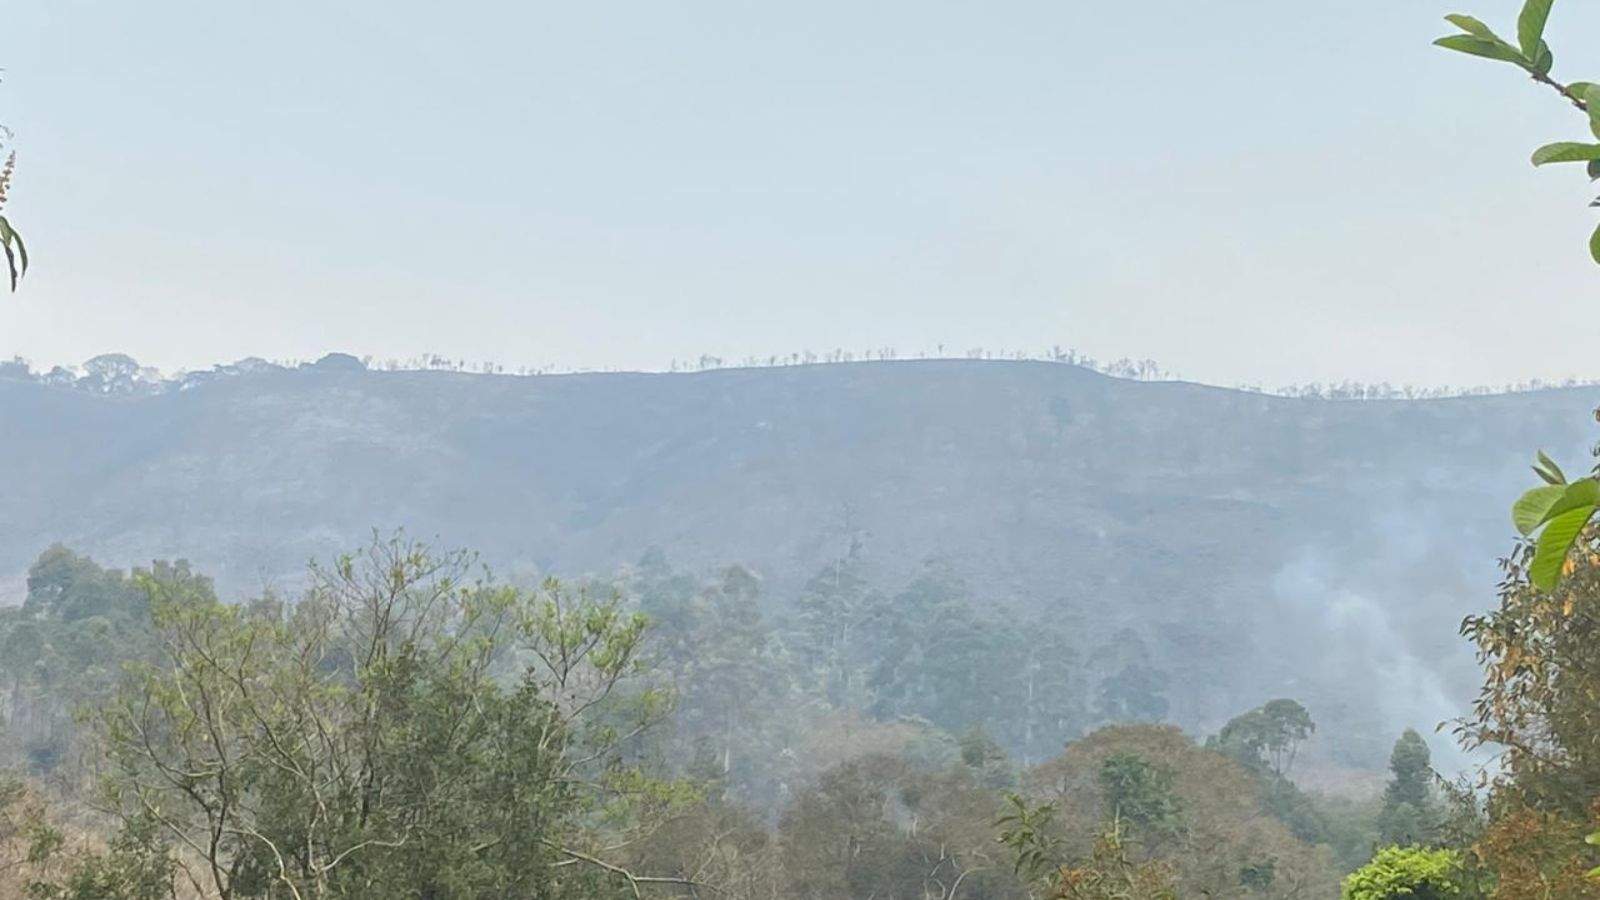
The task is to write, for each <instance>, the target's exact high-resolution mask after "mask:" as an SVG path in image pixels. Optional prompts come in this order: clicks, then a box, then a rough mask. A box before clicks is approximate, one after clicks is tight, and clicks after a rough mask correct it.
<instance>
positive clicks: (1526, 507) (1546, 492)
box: [1511, 484, 1567, 535]
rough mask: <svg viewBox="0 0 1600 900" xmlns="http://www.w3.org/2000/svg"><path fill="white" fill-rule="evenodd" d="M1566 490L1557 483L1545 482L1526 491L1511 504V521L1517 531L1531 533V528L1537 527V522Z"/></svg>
mask: <svg viewBox="0 0 1600 900" xmlns="http://www.w3.org/2000/svg"><path fill="white" fill-rule="evenodd" d="M1566 490H1567V489H1566V488H1564V487H1562V486H1561V485H1559V484H1547V485H1545V486H1544V487H1536V488H1534V489H1532V490H1530V491H1528V492H1527V493H1526V494H1523V495H1522V496H1521V497H1520V498H1519V499H1518V500H1517V502H1516V503H1514V504H1512V506H1511V523H1512V524H1513V525H1515V526H1517V531H1518V532H1519V533H1521V534H1524V535H1528V534H1532V533H1533V530H1534V529H1535V528H1538V527H1539V523H1540V522H1543V521H1544V517H1545V513H1548V512H1549V511H1550V507H1552V506H1555V505H1556V501H1557V500H1560V499H1561V495H1562V494H1564V493H1566Z"/></svg>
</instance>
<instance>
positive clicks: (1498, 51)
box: [1433, 34, 1528, 68]
mask: <svg viewBox="0 0 1600 900" xmlns="http://www.w3.org/2000/svg"><path fill="white" fill-rule="evenodd" d="M1433 43H1434V45H1435V46H1438V47H1443V48H1445V49H1446V50H1455V51H1456V52H1458V53H1468V54H1471V55H1473V56H1483V57H1487V58H1488V59H1498V60H1500V61H1502V62H1508V63H1515V64H1516V65H1519V66H1522V67H1524V68H1526V67H1527V66H1528V61H1527V60H1525V59H1523V58H1522V54H1520V53H1518V52H1517V48H1515V47H1513V46H1511V45H1510V44H1507V43H1504V42H1503V41H1492V40H1487V39H1485V38H1480V37H1474V36H1473V35H1470V34H1452V35H1450V36H1449V37H1442V38H1439V39H1438V40H1436V41H1434V42H1433Z"/></svg>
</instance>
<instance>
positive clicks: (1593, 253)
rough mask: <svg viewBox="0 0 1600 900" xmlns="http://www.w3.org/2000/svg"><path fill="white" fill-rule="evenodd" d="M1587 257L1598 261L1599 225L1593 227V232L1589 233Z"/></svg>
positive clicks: (1599, 244) (1599, 247)
mask: <svg viewBox="0 0 1600 900" xmlns="http://www.w3.org/2000/svg"><path fill="white" fill-rule="evenodd" d="M1589 257H1590V258H1591V259H1593V260H1594V261H1595V262H1597V263H1600V227H1597V228H1595V230H1594V234H1591V235H1589Z"/></svg>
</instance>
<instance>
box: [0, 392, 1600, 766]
mask: <svg viewBox="0 0 1600 900" xmlns="http://www.w3.org/2000/svg"><path fill="white" fill-rule="evenodd" d="M1594 402H1595V392H1594V391H1592V390H1582V389H1576V390H1565V391H1545V392H1536V393H1527V394H1516V395H1506V396H1489V397H1472V398H1462V399H1451V400H1427V401H1366V402H1331V401H1321V400H1300V399H1285V398H1276V397H1267V396H1262V395H1258V394H1251V393H1243V392H1238V391H1230V390H1223V389H1217V388H1209V387H1203V386H1197V385H1192V384H1184V383H1150V382H1133V381H1125V380H1118V379H1112V378H1107V377H1104V376H1101V375H1098V374H1095V373H1093V372H1090V371H1087V370H1084V369H1080V368H1076V367H1072V366H1066V365H1057V364H1049V363H1025V362H980V361H927V362H896V363H858V364H845V365H825V366H799V367H790V368H775V369H749V370H726V371H717V372H707V373H701V374H694V375H657V374H606V375H569V376H542V377H534V378H519V377H507V376H487V375H466V374H456V373H440V372H368V371H362V370H359V369H355V368H350V367H328V366H314V367H303V368H301V369H299V370H276V371H260V372H255V373H251V374H245V375H239V376H236V377H230V378H218V379H213V380H211V381H209V382H206V383H201V384H196V385H195V386H193V387H192V388H190V389H187V390H181V391H178V390H174V391H169V392H165V393H158V394H154V395H140V396H131V397H120V396H96V395H91V394H87V393H84V392H80V391H74V390H70V389H66V388H62V387H52V386H48V385H44V384H39V383H36V382H33V381H23V380H16V379H12V380H3V379H0V436H3V438H0V578H14V577H15V576H16V575H18V574H20V573H21V572H22V571H23V570H24V569H25V568H26V566H27V565H28V563H29V561H30V560H31V559H32V558H33V556H35V555H36V554H37V553H38V552H39V551H40V550H41V549H43V548H44V547H45V546H47V545H48V544H50V543H52V542H55V541H60V542H64V543H67V544H68V545H70V546H72V547H74V548H76V549H79V550H81V551H84V552H87V553H89V554H91V555H93V556H95V557H96V558H98V559H100V560H102V561H104V562H107V563H113V564H118V565H129V564H133V563H137V562H140V561H144V560H148V559H150V558H152V557H179V556H181V557H187V558H189V559H191V560H192V561H194V562H195V563H196V564H197V565H198V566H199V567H201V568H202V569H204V570H205V571H208V572H210V573H212V574H214V575H215V576H216V577H217V579H218V581H219V584H220V586H222V587H223V588H224V589H225V590H230V591H248V590H254V589H258V588H259V587H260V586H261V585H262V584H263V583H264V582H265V583H274V584H278V585H292V583H293V582H294V580H295V579H296V577H297V573H298V572H299V570H300V569H301V567H302V566H303V564H304V562H305V561H306V560H307V559H309V558H311V557H325V556H327V555H328V554H330V553H332V552H335V551H337V550H339V549H343V548H348V547H351V546H353V545H355V544H357V543H359V542H360V541H362V540H363V539H364V538H365V537H366V536H367V535H368V534H369V533H370V530H371V529H372V528H373V527H378V528H382V529H388V528H391V527H395V526H404V527H406V528H407V529H408V530H409V531H410V532H411V533H413V534H416V535H421V536H427V537H433V536H435V535H437V536H438V537H439V538H440V539H441V540H442V541H443V542H444V543H446V544H449V545H462V546H470V547H473V548H475V549H478V550H481V551H482V552H483V553H484V555H485V558H486V559H487V560H489V561H490V562H491V563H493V564H494V565H495V566H496V568H497V569H500V570H502V571H505V570H512V571H516V570H531V569H537V570H539V571H553V572H558V573H567V574H572V573H583V572H605V571H609V570H611V569H613V568H615V567H616V566H618V565H621V564H625V563H629V562H631V561H633V560H636V559H638V558H639V556H640V555H641V554H642V553H643V552H644V551H645V550H647V549H649V548H651V547H659V548H661V549H662V550H664V551H665V552H666V554H667V555H668V557H669V558H671V559H672V560H673V561H674V562H675V563H677V564H679V565H685V566H692V567H699V566H709V565H714V564H718V563H726V562H742V563H745V564H747V565H749V566H751V567H753V568H754V569H755V570H757V571H758V572H760V573H761V574H762V575H763V576H764V577H765V578H766V580H767V584H768V592H769V594H773V595H778V596H782V595H784V594H785V593H787V592H792V590H793V589H794V588H795V587H796V586H797V585H799V584H800V583H801V582H803V581H804V579H805V578H806V577H807V576H809V575H810V574H811V573H812V572H814V571H815V570H816V569H817V568H818V567H819V566H821V565H823V564H825V563H826V562H828V561H829V560H831V559H835V558H837V557H838V556H839V555H840V554H841V553H842V552H844V550H845V549H846V548H847V547H848V546H849V544H850V542H851V541H852V540H859V541H861V542H862V543H863V545H864V546H865V548H866V552H867V553H868V555H869V559H870V560H871V561H872V562H873V563H874V564H875V565H876V566H877V568H878V570H879V572H880V573H881V575H882V577H883V578H884V579H885V580H887V581H893V580H894V579H902V578H904V577H907V576H908V575H909V574H910V573H912V572H913V571H915V570H916V568H917V567H918V566H919V565H920V564H921V563H922V562H923V561H924V560H926V559H929V558H932V557H939V558H943V559H945V560H947V561H949V562H950V563H951V564H952V565H953V566H954V567H955V569H956V570H957V571H958V572H960V573H962V574H963V575H964V576H966V577H967V578H968V579H969V581H971V582H972V583H973V584H974V585H975V587H976V589H977V591H978V593H979V594H980V595H981V596H983V597H984V598H985V599H986V601H987V602H992V603H996V604H1002V605H1015V606H1018V607H1025V608H1028V609H1033V610H1046V611H1050V612H1051V613H1052V614H1060V615H1061V616H1063V617H1066V618H1068V619H1069V620H1071V621H1073V622H1076V623H1081V627H1082V629H1083V633H1084V635H1085V642H1086V644H1087V645H1089V646H1090V648H1091V649H1092V648H1093V647H1094V646H1096V645H1097V644H1098V643H1101V642H1103V641H1104V640H1106V636H1108V635H1111V634H1113V633H1115V632H1116V631H1117V630H1118V629H1120V628H1123V627H1131V628H1133V629H1135V630H1136V631H1137V632H1138V633H1140V634H1141V635H1143V636H1145V638H1146V639H1147V640H1148V641H1149V642H1150V645H1151V647H1152V652H1154V653H1156V654H1158V655H1161V656H1163V657H1165V658H1167V660H1168V662H1169V663H1170V665H1169V668H1170V669H1171V670H1172V671H1174V672H1175V673H1176V674H1177V675H1178V679H1177V681H1178V687H1177V689H1176V691H1175V693H1176V695H1177V696H1176V697H1175V702H1176V713H1177V715H1178V717H1179V718H1180V720H1182V721H1186V722H1189V723H1194V724H1205V723H1214V722H1216V721H1217V720H1218V719H1219V718H1221V717H1223V716H1226V715H1227V714H1229V713H1231V712H1236V711H1238V710H1239V709H1241V708H1244V707H1245V706H1248V705H1251V704H1253V703H1256V702H1259V701H1260V700H1261V699H1264V698H1265V697H1268V696H1278V695H1286V694H1287V695H1294V696H1302V697H1305V698H1308V699H1309V700H1310V701H1311V702H1312V703H1313V704H1314V705H1318V704H1320V708H1321V711H1322V715H1323V717H1327V716H1333V717H1335V718H1338V719H1341V720H1348V721H1351V722H1357V721H1372V722H1374V723H1377V724H1381V725H1382V726H1383V727H1389V726H1390V725H1391V724H1393V723H1404V724H1420V725H1423V726H1428V725H1431V724H1432V721H1434V720H1436V719H1437V718H1438V717H1439V716H1440V715H1443V714H1448V713H1449V712H1450V711H1451V710H1452V709H1454V708H1457V707H1458V706H1459V704H1460V702H1461V701H1462V700H1463V699H1464V697H1465V696H1467V695H1468V693H1469V691H1470V687H1471V685H1472V683H1473V679H1472V671H1471V660H1470V657H1469V656H1468V655H1467V654H1466V653H1465V650H1464V648H1463V647H1462V645H1461V644H1460V641H1459V639H1457V638H1456V637H1455V635H1454V625H1455V623H1456V621H1457V620H1459V618H1460V616H1461V615H1462V614H1464V613H1466V612H1468V611H1471V610H1475V609H1478V608H1481V607H1483V606H1485V605H1486V604H1488V603H1489V602H1490V599H1491V592H1492V586H1493V580H1494V569H1493V560H1494V558H1495V556H1496V555H1497V554H1499V553H1502V552H1504V550H1505V549H1506V547H1507V546H1508V539H1509V537H1510V527H1509V523H1508V521H1507V514H1506V509H1507V505H1508V503H1509V501H1510V500H1511V499H1512V498H1513V497H1514V495H1515V494H1516V492H1517V490H1518V489H1519V488H1520V487H1522V486H1524V485H1525V483H1526V482H1527V481H1528V480H1529V476H1528V474H1527V469H1526V467H1525V465H1524V464H1525V461H1526V460H1527V458H1528V457H1529V456H1530V455H1531V453H1532V451H1533V450H1534V449H1535V448H1538V447H1543V448H1545V449H1547V450H1549V451H1550V452H1552V454H1556V455H1557V457H1558V459H1563V460H1572V461H1573V462H1574V464H1577V463H1578V462H1579V461H1580V460H1581V459H1583V458H1585V457H1584V456H1582V454H1583V452H1584V451H1583V446H1584V439H1585V436H1586V430H1587V429H1586V425H1587V422H1588V420H1589V409H1590V407H1591V406H1592V405H1593V404H1594ZM1394 679H1409V681H1408V682H1407V684H1408V685H1414V686H1415V687H1414V689H1408V690H1405V691H1400V692H1393V691H1391V692H1389V693H1397V694H1399V696H1396V697H1391V698H1386V699H1385V700H1384V701H1383V702H1382V703H1378V704H1376V706H1374V708H1370V709H1369V708H1367V707H1368V706H1373V704H1372V703H1370V702H1368V701H1366V700H1365V699H1364V696H1365V694H1364V692H1366V691H1369V690H1374V689H1375V687H1376V686H1377V685H1380V684H1383V683H1388V682H1392V681H1393V680H1394ZM1430 716H1431V717H1432V719H1430V718H1429V717H1430ZM1390 739H1392V735H1385V736H1383V741H1384V742H1386V741H1387V740H1390Z"/></svg>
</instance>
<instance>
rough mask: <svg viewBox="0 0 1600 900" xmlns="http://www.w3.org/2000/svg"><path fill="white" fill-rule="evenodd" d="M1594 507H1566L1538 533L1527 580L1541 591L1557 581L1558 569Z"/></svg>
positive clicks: (1559, 577)
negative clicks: (1565, 509) (1567, 508)
mask: <svg viewBox="0 0 1600 900" xmlns="http://www.w3.org/2000/svg"><path fill="white" fill-rule="evenodd" d="M1594 511H1595V508H1594V506H1593V505H1592V504H1591V505H1588V506H1579V507H1576V508H1574V509H1569V510H1567V511H1566V512H1564V513H1561V514H1560V515H1558V516H1556V517H1555V518H1553V519H1551V520H1550V522H1549V524H1547V525H1545V527H1544V531H1543V532H1541V533H1540V534H1539V544H1538V547H1537V548H1536V549H1535V550H1534V551H1533V562H1532V563H1531V564H1530V565H1529V566H1528V580H1529V581H1531V582H1533V586H1534V587H1536V588H1538V589H1540V590H1542V591H1552V590H1555V587H1556V585H1557V584H1558V583H1560V581H1561V569H1562V567H1563V566H1564V565H1565V564H1566V561H1567V553H1568V552H1569V551H1570V550H1571V549H1572V545H1573V544H1574V543H1576V542H1577V540H1578V535H1580V534H1582V533H1583V527H1584V526H1585V525H1587V524H1589V519H1591V518H1593V516H1594Z"/></svg>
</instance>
